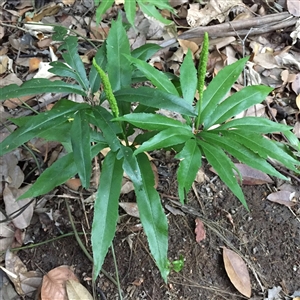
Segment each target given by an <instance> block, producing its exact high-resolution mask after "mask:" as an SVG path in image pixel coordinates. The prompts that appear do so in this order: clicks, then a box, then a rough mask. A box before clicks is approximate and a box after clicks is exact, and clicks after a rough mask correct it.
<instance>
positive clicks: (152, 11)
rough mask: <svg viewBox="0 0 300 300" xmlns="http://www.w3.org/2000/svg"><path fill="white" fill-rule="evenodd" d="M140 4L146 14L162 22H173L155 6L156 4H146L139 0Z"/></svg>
mask: <svg viewBox="0 0 300 300" xmlns="http://www.w3.org/2000/svg"><path fill="white" fill-rule="evenodd" d="M138 3H139V6H140V8H141V10H142V12H143V13H144V14H146V15H148V16H149V17H153V18H155V19H156V20H158V21H160V22H162V23H163V24H167V25H169V24H171V23H172V21H170V20H167V19H165V18H164V17H163V16H162V15H161V14H160V12H159V11H158V10H157V9H156V8H155V6H154V5H151V4H144V3H143V2H141V1H139V2H138Z"/></svg>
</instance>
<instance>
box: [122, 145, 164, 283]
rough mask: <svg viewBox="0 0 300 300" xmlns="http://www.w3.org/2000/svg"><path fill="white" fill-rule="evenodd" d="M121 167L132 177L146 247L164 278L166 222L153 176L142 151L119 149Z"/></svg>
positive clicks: (126, 148)
mask: <svg viewBox="0 0 300 300" xmlns="http://www.w3.org/2000/svg"><path fill="white" fill-rule="evenodd" d="M121 151H122V153H123V156H124V164H123V169H124V171H125V172H126V174H127V175H128V176H129V177H130V179H131V180H132V183H133V185H134V190H135V194H136V198H137V204H138V209H139V213H140V219H141V222H142V225H143V228H144V230H145V233H146V235H147V238H148V243H149V248H150V250H151V253H152V255H153V257H154V259H155V262H156V265H157V266H158V268H159V270H160V273H161V275H162V277H163V279H164V280H165V281H167V276H168V273H169V269H168V259H167V252H168V221H167V218H166V215H165V214H164V211H163V208H162V205H161V200H160V197H159V194H158V192H157V191H156V190H155V188H154V175H153V171H152V169H151V166H150V163H149V160H148V158H147V156H146V155H145V154H139V155H138V156H137V157H135V156H133V153H132V150H131V149H130V148H128V147H123V146H122V149H121Z"/></svg>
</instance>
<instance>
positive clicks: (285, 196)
mask: <svg viewBox="0 0 300 300" xmlns="http://www.w3.org/2000/svg"><path fill="white" fill-rule="evenodd" d="M294 196H295V192H289V191H279V192H275V193H271V194H270V195H268V197H267V199H268V200H269V201H272V202H275V203H279V204H283V205H285V206H288V207H291V206H294V205H296V204H297V202H296V201H293V199H294Z"/></svg>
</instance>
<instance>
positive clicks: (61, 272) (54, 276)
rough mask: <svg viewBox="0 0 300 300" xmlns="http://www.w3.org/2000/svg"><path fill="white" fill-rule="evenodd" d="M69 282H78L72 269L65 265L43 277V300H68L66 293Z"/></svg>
mask: <svg viewBox="0 0 300 300" xmlns="http://www.w3.org/2000/svg"><path fill="white" fill-rule="evenodd" d="M68 280H75V281H78V279H77V277H76V276H75V274H74V272H73V270H72V269H71V267H69V266H64V265H63V266H59V267H57V268H55V269H52V270H51V271H50V272H48V274H46V275H45V276H44V277H43V282H42V287H41V300H53V299H55V300H68V296H67V291H66V282H67V281H68Z"/></svg>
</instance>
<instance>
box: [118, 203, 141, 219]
mask: <svg viewBox="0 0 300 300" xmlns="http://www.w3.org/2000/svg"><path fill="white" fill-rule="evenodd" d="M119 205H120V206H121V207H122V208H123V209H124V210H125V211H126V213H127V214H128V215H130V216H132V217H135V218H139V217H140V213H139V210H138V206H137V204H136V203H135V202H120V203H119Z"/></svg>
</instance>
